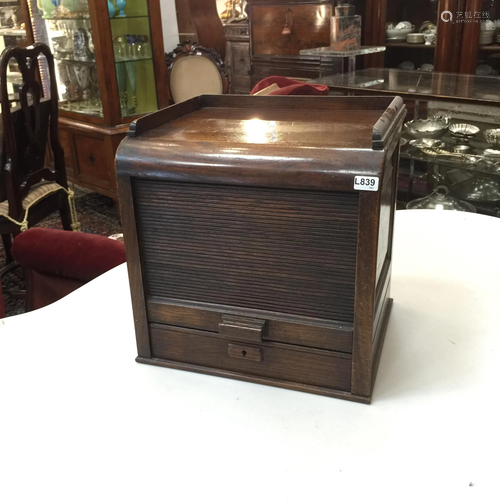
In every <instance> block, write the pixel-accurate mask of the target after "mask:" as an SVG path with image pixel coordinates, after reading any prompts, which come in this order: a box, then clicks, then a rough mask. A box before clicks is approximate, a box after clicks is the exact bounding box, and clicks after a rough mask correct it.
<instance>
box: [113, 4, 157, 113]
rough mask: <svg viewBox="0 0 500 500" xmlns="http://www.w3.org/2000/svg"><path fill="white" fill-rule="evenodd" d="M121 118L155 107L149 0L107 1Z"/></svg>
mask: <svg viewBox="0 0 500 500" xmlns="http://www.w3.org/2000/svg"><path fill="white" fill-rule="evenodd" d="M107 3H108V12H109V21H110V25H111V36H112V39H113V53H114V58H115V69H116V80H117V84H118V93H119V99H120V110H121V116H122V118H125V117H127V116H134V115H139V114H144V113H150V112H152V111H156V110H157V109H158V102H157V98H156V94H157V92H156V83H155V72H154V64H153V57H152V47H151V29H150V20H149V8H148V0H133V1H132V0H128V1H126V0H107Z"/></svg>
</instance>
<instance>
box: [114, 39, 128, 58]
mask: <svg viewBox="0 0 500 500" xmlns="http://www.w3.org/2000/svg"><path fill="white" fill-rule="evenodd" d="M125 45H126V41H125V38H124V37H123V36H115V37H113V53H114V54H115V61H123V60H124V59H126V57H125Z"/></svg>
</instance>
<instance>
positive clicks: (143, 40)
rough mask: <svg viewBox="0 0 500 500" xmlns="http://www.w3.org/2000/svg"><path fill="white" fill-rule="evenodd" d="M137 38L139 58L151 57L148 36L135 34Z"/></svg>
mask: <svg viewBox="0 0 500 500" xmlns="http://www.w3.org/2000/svg"><path fill="white" fill-rule="evenodd" d="M137 38H138V40H140V48H139V49H138V54H139V59H147V58H149V57H151V48H150V45H149V37H148V36H147V35H137Z"/></svg>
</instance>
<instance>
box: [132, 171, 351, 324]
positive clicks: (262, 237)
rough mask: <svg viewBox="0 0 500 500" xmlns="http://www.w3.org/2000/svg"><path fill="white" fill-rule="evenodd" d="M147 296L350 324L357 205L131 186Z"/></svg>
mask: <svg viewBox="0 0 500 500" xmlns="http://www.w3.org/2000/svg"><path fill="white" fill-rule="evenodd" d="M133 193H134V200H135V203H136V205H137V210H136V216H137V221H138V230H139V239H140V241H141V247H142V260H143V271H144V273H145V279H146V282H147V283H148V287H147V293H148V296H154V297H158V298H160V299H167V300H168V299H178V300H192V301H197V302H205V303H218V304H221V305H228V306H237V307H245V306H246V307H249V308H252V309H259V310H263V311H276V312H281V313H288V314H301V315H303V316H309V317H314V318H322V319H328V320H332V321H345V322H352V321H353V314H354V309H353V304H354V273H355V266H356V261H355V259H356V257H355V253H356V252H355V250H356V245H357V240H356V238H357V224H358V211H357V210H358V199H357V198H358V197H357V194H356V193H352V194H351V193H349V194H347V193H316V192H308V191H299V190H295V191H288V190H271V189H263V188H253V189H252V188H240V187H229V186H200V185H190V184H182V183H160V182H152V181H143V180H140V181H135V182H134V183H133Z"/></svg>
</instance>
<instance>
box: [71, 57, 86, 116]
mask: <svg viewBox="0 0 500 500" xmlns="http://www.w3.org/2000/svg"><path fill="white" fill-rule="evenodd" d="M73 70H74V72H75V75H76V81H77V82H78V86H79V88H80V89H81V91H82V101H80V103H79V106H78V107H79V108H80V109H85V110H87V111H88V107H89V104H90V67H89V66H87V65H86V64H75V65H74V66H73Z"/></svg>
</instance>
